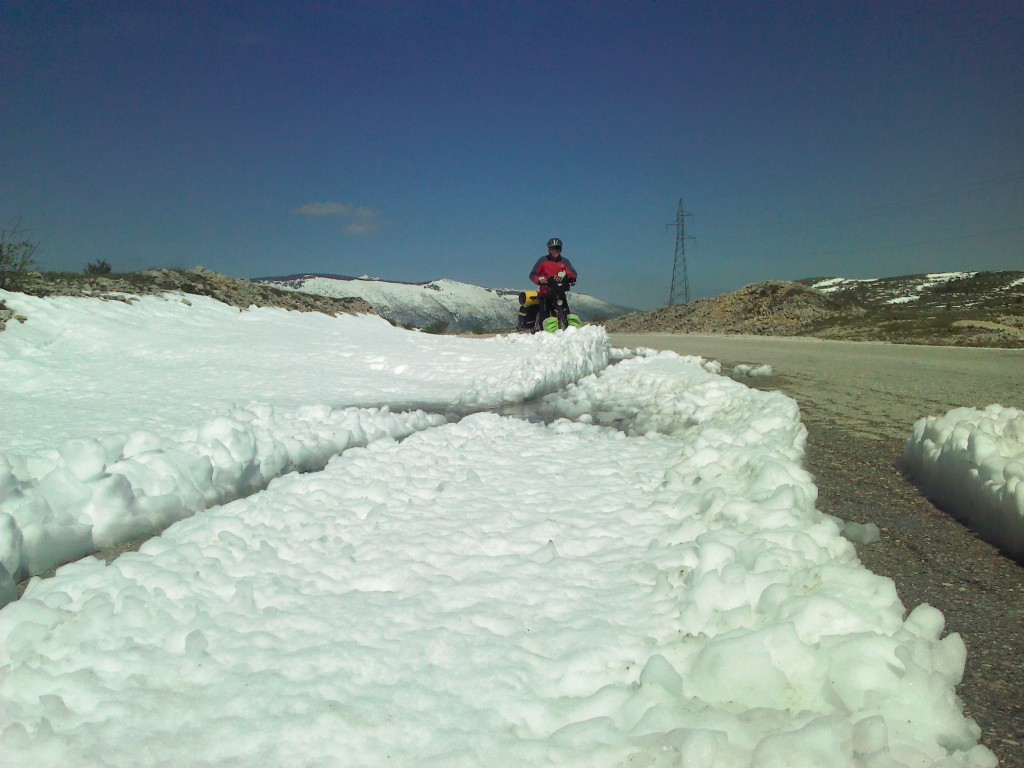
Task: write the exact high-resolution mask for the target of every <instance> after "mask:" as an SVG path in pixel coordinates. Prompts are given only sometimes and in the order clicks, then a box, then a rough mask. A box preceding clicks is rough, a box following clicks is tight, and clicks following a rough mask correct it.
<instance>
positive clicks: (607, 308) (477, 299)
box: [255, 273, 635, 333]
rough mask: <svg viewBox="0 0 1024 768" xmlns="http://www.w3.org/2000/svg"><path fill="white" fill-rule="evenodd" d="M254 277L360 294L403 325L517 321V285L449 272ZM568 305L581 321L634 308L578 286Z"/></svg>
mask: <svg viewBox="0 0 1024 768" xmlns="http://www.w3.org/2000/svg"><path fill="white" fill-rule="evenodd" d="M255 282H258V283H260V284H263V285H269V286H273V287H275V288H280V289H283V290H286V291H296V292H303V293H310V294H314V295H319V296H331V297H349V298H351V297H358V298H361V299H363V300H365V301H367V302H369V303H370V304H371V305H372V306H373V307H374V309H375V310H376V311H377V313H378V314H380V315H381V317H384V318H385V319H387V320H389V321H391V322H392V323H394V324H395V325H400V326H404V327H407V328H424V329H432V330H443V331H445V332H450V333H467V332H481V331H501V330H509V329H512V328H514V327H515V325H516V320H517V317H518V313H519V294H520V291H518V290H513V289H510V288H485V287H483V286H478V285H472V284H470V283H460V282H458V281H457V280H451V279H448V278H439V279H437V280H430V281H427V282H423V283H407V282H400V281H394V280H381V279H378V278H371V277H367V276H363V277H351V278H350V277H342V276H328V275H323V274H317V273H303V274H296V275H286V276H280V277H263V278H255ZM569 305H570V306H571V307H572V310H573V312H575V313H576V314H577V315H579V316H580V318H582V320H583V321H584V322H601V321H605V320H607V319H609V318H611V317H616V316H619V315H622V314H626V313H628V312H633V311H635V310H634V309H633V308H632V307H625V306H622V305H616V304H610V303H609V302H606V301H602V300H601V299H597V298H595V297H593V296H589V295H587V294H585V293H577V292H576V291H573V292H571V293H570V294H569Z"/></svg>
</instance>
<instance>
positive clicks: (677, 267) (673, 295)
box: [668, 197, 693, 307]
mask: <svg viewBox="0 0 1024 768" xmlns="http://www.w3.org/2000/svg"><path fill="white" fill-rule="evenodd" d="M687 216H690V217H692V216H693V214H692V213H688V212H687V211H686V210H684V209H683V198H681V197H680V198H679V211H678V212H677V213H676V222H675V224H676V257H675V261H673V262H672V289H671V291H670V292H669V295H668V305H669V306H670V307H671V306H672V305H673V304H679V303H683V304H689V303H690V274H689V272H688V271H687V269H686V241H687V240H693V238H692V237H690V236H689V235H688V234H686V217H687ZM669 226H672V225H671V224H669ZM680 297H681V298H682V302H680V301H679V299H680Z"/></svg>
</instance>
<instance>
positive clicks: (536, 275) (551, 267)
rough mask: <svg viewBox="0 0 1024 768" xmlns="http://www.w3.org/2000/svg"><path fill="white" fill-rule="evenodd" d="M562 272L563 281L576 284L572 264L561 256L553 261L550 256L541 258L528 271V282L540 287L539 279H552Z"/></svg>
mask: <svg viewBox="0 0 1024 768" xmlns="http://www.w3.org/2000/svg"><path fill="white" fill-rule="evenodd" d="M563 271H564V272H565V278H564V279H566V280H568V281H569V282H570V283H575V282H576V270H575V269H573V266H572V262H571V261H569V260H568V259H567V258H565V257H564V256H561V257H559V258H557V259H553V258H551V256H550V255H547V256H541V257H540V258H539V259H537V263H536V264H534V265H533V269H532V270H531V271H530V280H532V281H533V282H534V283H536V284H537V285H540V284H541V283H540V278H542V277H546V278H548V279H549V280H550V279H551V278H553V277H557V275H558V273H559V272H563Z"/></svg>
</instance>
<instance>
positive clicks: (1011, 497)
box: [902, 405, 1024, 562]
mask: <svg viewBox="0 0 1024 768" xmlns="http://www.w3.org/2000/svg"><path fill="white" fill-rule="evenodd" d="M902 466H903V467H904V469H905V471H906V472H907V473H908V474H909V475H910V476H911V478H912V479H913V480H914V482H915V483H916V484H917V485H918V486H919V487H920V488H921V489H922V490H923V491H924V493H925V494H926V495H927V496H929V497H930V498H932V499H933V500H935V501H936V502H937V503H938V504H939V505H941V506H942V507H944V508H946V509H948V510H949V511H950V512H951V513H952V514H953V515H955V516H956V517H957V518H958V519H959V520H961V521H962V522H963V523H964V524H966V525H967V526H969V527H970V528H972V529H974V530H975V531H977V532H978V534H979V535H980V536H981V537H982V538H983V539H985V540H986V541H989V542H992V543H993V544H996V545H997V546H999V547H1000V548H1001V549H1002V550H1003V551H1004V552H1006V553H1007V554H1009V555H1010V556H1012V557H1014V558H1016V559H1017V560H1019V561H1021V562H1024V411H1021V410H1019V409H1017V408H1008V407H1004V406H1002V405H990V406H988V407H987V408H985V409H983V410H979V409H977V408H954V409H953V410H951V411H949V412H948V413H946V414H944V415H942V416H929V417H927V418H924V419H921V420H919V421H918V422H917V423H916V424H914V429H913V433H912V434H911V436H910V437H909V438H908V439H907V442H906V444H905V446H904V448H903V456H902Z"/></svg>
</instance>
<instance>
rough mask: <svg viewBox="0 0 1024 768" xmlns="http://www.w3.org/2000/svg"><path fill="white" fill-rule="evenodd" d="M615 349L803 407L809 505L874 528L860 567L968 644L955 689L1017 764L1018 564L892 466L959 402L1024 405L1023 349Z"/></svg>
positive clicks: (793, 341)
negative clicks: (915, 432)
mask: <svg viewBox="0 0 1024 768" xmlns="http://www.w3.org/2000/svg"><path fill="white" fill-rule="evenodd" d="M612 341H613V343H614V344H615V345H616V346H625V347H651V348H653V349H670V350H672V351H675V352H679V353H681V354H694V355H701V356H703V357H707V358H712V359H715V360H719V361H721V362H722V364H723V373H727V372H729V371H731V370H732V368H733V366H735V365H736V364H738V363H748V364H749V363H756V364H768V365H770V366H771V367H772V375H771V376H768V377H748V378H743V379H740V380H741V381H743V382H744V383H746V384H748V385H750V386H754V387H757V388H759V389H768V390H774V389H778V390H781V391H782V392H784V393H785V394H787V395H789V396H790V397H792V398H793V399H795V400H796V401H797V402H798V403H799V404H800V410H801V414H802V418H803V421H804V424H805V425H806V427H807V430H808V447H807V466H808V469H809V470H810V471H811V472H812V473H813V474H814V475H815V477H816V480H817V485H818V491H819V499H818V508H819V509H821V510H822V511H824V512H827V513H829V514H832V515H835V516H837V517H840V518H843V519H844V520H853V521H855V522H860V523H867V522H873V523H875V524H877V525H878V526H879V528H880V529H881V531H882V540H881V541H880V542H878V543H876V544H871V545H867V546H859V547H858V554H859V555H860V558H861V561H862V562H863V563H864V564H865V565H866V566H867V567H868V568H869V569H871V570H872V571H874V572H875V573H878V574H880V575H884V576H888V577H890V578H891V579H893V581H894V582H895V583H896V588H897V590H898V591H899V594H900V597H901V599H902V600H903V603H904V605H905V606H907V607H908V609H909V608H913V607H914V606H917V605H919V604H921V603H929V604H931V605H933V606H935V607H936V608H938V609H939V610H941V611H942V612H943V614H945V616H946V630H947V632H959V633H960V635H961V636H962V637H963V639H964V642H965V643H966V645H967V669H966V671H965V673H964V680H963V682H962V683H961V684H960V686H958V688H957V692H958V694H959V695H960V697H961V698H962V699H963V702H964V711H965V712H966V714H967V715H968V716H970V717H972V718H974V720H975V721H976V722H977V723H978V725H979V726H980V727H981V730H982V734H981V741H982V743H983V744H985V746H987V747H989V749H991V750H992V751H993V752H995V753H996V755H997V756H998V757H999V761H1000V765H1001V766H1005V767H1006V768H1024V694H1022V691H1024V567H1022V566H1021V565H1020V564H1018V563H1016V562H1015V561H1013V560H1011V559H1009V558H1007V557H1005V556H1003V555H1002V554H1000V553H999V551H998V550H997V549H996V548H995V547H993V546H992V545H990V544H987V543H985V542H983V541H981V540H979V539H978V538H977V537H975V536H974V535H973V534H972V533H971V532H970V531H969V530H967V529H966V528H964V527H963V526H962V525H960V523H958V522H956V520H954V519H953V518H952V517H951V516H950V515H948V514H947V513H945V512H943V511H942V510H940V509H937V508H936V507H935V506H934V505H933V504H931V503H930V502H929V501H928V500H927V499H926V498H924V497H923V496H922V495H921V494H920V492H919V491H918V490H917V488H915V487H914V486H913V485H912V484H910V483H909V482H907V480H906V479H905V478H904V477H903V476H902V475H901V474H900V473H899V472H898V471H897V469H896V467H895V463H896V461H897V459H898V457H899V455H900V452H901V451H902V448H903V443H904V441H905V440H906V439H907V437H909V436H910V432H911V428H912V426H913V424H914V422H915V421H917V420H918V419H920V418H922V417H924V416H934V415H940V414H943V413H945V412H946V411H948V410H950V409H951V408H955V407H958V406H974V407H984V406H986V405H989V404H991V403H1000V404H1001V405H1006V406H1013V407H1017V408H1024V386H1022V385H1021V381H1022V373H1024V350H1007V349H977V348H970V349H968V348H960V347H917V346H903V345H891V344H879V343H871V342H835V341H821V340H817V339H807V338H772V337H758V336H712V335H694V334H690V335H685V336H673V335H668V334H643V335H629V336H627V335H618V334H613V335H612Z"/></svg>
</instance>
